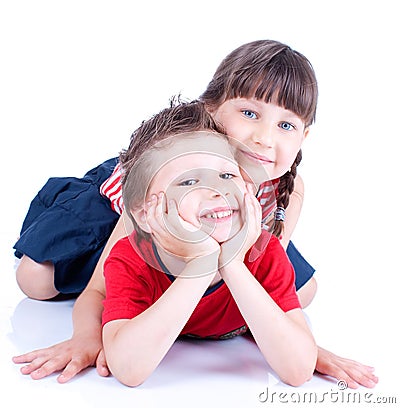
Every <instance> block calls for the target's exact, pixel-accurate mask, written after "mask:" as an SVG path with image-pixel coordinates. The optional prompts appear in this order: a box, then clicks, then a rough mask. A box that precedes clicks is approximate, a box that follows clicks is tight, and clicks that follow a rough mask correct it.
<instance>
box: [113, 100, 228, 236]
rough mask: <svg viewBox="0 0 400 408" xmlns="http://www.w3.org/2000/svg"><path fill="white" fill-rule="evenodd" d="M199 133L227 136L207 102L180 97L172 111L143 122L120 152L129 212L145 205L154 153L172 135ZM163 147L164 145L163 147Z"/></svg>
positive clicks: (124, 198) (162, 112) (134, 223)
mask: <svg viewBox="0 0 400 408" xmlns="http://www.w3.org/2000/svg"><path fill="white" fill-rule="evenodd" d="M197 131H208V132H215V133H220V134H224V132H223V129H222V128H221V127H220V126H218V125H217V124H216V123H215V122H214V120H213V118H212V116H211V115H210V114H209V113H208V112H207V110H206V109H205V106H204V103H202V102H200V101H193V102H183V101H181V100H180V99H179V97H178V98H174V99H172V100H171V105H170V107H169V108H166V109H164V110H162V111H161V112H159V113H158V114H156V115H154V116H153V117H151V118H150V119H149V120H147V121H144V122H142V124H141V126H140V127H139V128H138V129H136V130H135V131H134V133H133V134H132V136H131V141H130V144H129V147H128V149H126V150H123V151H122V152H121V153H120V162H121V166H122V179H121V182H122V197H123V202H124V204H125V208H126V209H127V212H128V214H129V215H130V211H129V210H130V209H133V208H138V207H139V206H141V205H143V204H144V200H145V196H146V192H147V189H148V186H149V184H150V182H151V179H152V177H153V175H154V171H155V169H153V165H152V157H153V156H152V153H153V152H154V151H156V150H157V145H159V142H161V141H164V140H166V139H168V138H170V137H171V136H176V135H179V134H186V133H187V134H189V133H192V132H197ZM223 137H225V136H223ZM164 146H165V144H163V145H162V146H161V148H162V147H164ZM152 170H154V171H152ZM131 219H132V221H133V226H134V229H135V231H136V232H137V236H138V238H139V239H142V238H148V234H147V233H145V232H144V231H142V230H141V228H140V227H139V226H138V225H137V223H136V222H135V220H134V219H133V217H131Z"/></svg>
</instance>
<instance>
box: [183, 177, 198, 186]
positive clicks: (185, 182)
mask: <svg viewBox="0 0 400 408" xmlns="http://www.w3.org/2000/svg"><path fill="white" fill-rule="evenodd" d="M197 182H198V180H196V179H188V180H183V181H181V182H180V183H179V185H180V186H184V187H185V186H193V185H195V184H196V183H197Z"/></svg>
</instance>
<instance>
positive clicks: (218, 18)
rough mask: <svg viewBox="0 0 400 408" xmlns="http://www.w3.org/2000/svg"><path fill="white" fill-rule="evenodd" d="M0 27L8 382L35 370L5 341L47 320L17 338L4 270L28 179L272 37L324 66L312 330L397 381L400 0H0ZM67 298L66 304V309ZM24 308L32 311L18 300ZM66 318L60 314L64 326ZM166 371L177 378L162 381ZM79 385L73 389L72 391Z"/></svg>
mask: <svg viewBox="0 0 400 408" xmlns="http://www.w3.org/2000/svg"><path fill="white" fill-rule="evenodd" d="M0 38H1V40H0V58H1V61H0V146H1V153H2V160H1V164H0V166H1V167H0V169H1V174H2V175H3V177H2V184H3V187H2V193H1V194H2V195H1V204H0V205H1V211H0V217H1V219H0V227H1V228H0V237H1V250H0V251H1V252H0V256H1V261H2V264H1V265H2V268H1V275H0V279H1V283H2V286H1V287H2V297H3V299H2V302H1V303H2V304H1V309H0V310H1V318H2V320H1V326H0V328H1V330H2V338H3V337H4V338H5V340H3V343H2V344H3V346H2V348H3V350H4V352H3V351H2V359H1V360H2V370H3V369H4V367H6V369H5V371H3V374H2V375H4V381H6V385H7V384H10V385H12V384H14V385H16V386H18V388H21V387H20V386H21V384H23V386H22V388H21V392H22V391H23V390H24V388H23V387H27V388H26V389H27V390H33V388H32V385H31V383H32V381H31V380H29V379H24V380H23V381H22V380H21V379H20V375H19V373H18V371H17V368H16V367H15V366H14V365H13V364H12V363H10V358H11V355H12V354H13V353H17V352H22V351H27V350H30V349H31V348H32V347H42V346H45V345H47V344H49V343H51V342H52V339H53V337H51V336H50V337H48V338H46V334H45V333H46V330H47V329H48V326H46V324H44V326H43V327H36V328H35V325H32V327H31V331H30V332H29V333H33V332H35V331H40V330H42V331H43V333H44V334H43V340H42V342H40V341H39V344H36V343H35V342H34V341H32V343H30V341H29V333H28V335H27V336H26V337H25V339H24V341H25V343H23V345H22V346H21V344H19V345H18V344H17V342H16V341H15V336H14V341H12V340H11V341H10V339H13V326H12V324H10V320H12V317H13V314H15V308H16V305H17V304H18V302H19V301H21V300H23V299H24V297H23V296H22V294H21V293H20V292H19V290H18V289H17V287H16V284H15V281H14V277H13V274H14V259H13V256H12V245H13V243H14V241H15V239H16V238H17V236H18V233H19V229H20V226H21V223H22V220H23V217H24V215H25V213H26V211H27V209H28V206H29V203H30V200H31V199H32V198H33V196H34V195H35V194H36V192H37V190H38V189H40V188H41V186H42V185H43V184H44V183H45V182H46V180H47V178H48V177H50V176H82V175H83V174H84V173H85V172H86V171H87V170H88V169H90V168H91V167H94V166H95V165H97V164H98V163H100V162H102V161H103V160H105V159H108V158H110V157H113V156H116V155H118V152H119V151H120V150H121V149H122V148H123V147H126V146H127V143H128V141H129V137H130V134H131V132H132V131H133V130H134V129H135V128H136V127H137V126H138V125H139V124H140V122H141V121H142V120H144V119H147V118H148V117H149V116H151V115H152V114H154V113H156V112H157V111H158V110H160V109H161V108H164V107H165V106H166V105H167V104H168V100H169V98H170V97H171V96H172V95H175V94H177V93H181V94H182V95H183V96H186V97H188V98H196V97H197V96H199V94H200V93H201V92H202V91H203V90H204V89H205V87H206V85H207V84H208V82H209V80H210V79H211V77H212V74H213V72H214V70H215V69H216V67H217V65H218V64H219V62H220V61H221V60H222V58H223V57H224V56H225V55H226V54H228V53H229V52H230V51H232V50H233V49H234V48H236V47H237V46H239V45H241V44H243V43H245V42H249V41H252V40H256V39H266V38H269V39H275V40H279V41H281V42H284V43H287V44H288V45H290V46H292V47H293V48H294V49H296V50H298V51H300V52H302V53H303V54H305V55H306V56H307V57H308V58H309V60H310V61H311V62H312V64H313V66H314V68H315V71H316V74H317V78H318V81H319V89H320V99H319V105H318V112H317V123H316V125H314V126H313V128H312V131H311V133H310V135H309V137H308V139H307V140H306V142H305V144H304V147H303V153H304V154H303V157H304V158H303V163H302V164H301V166H300V168H299V172H300V173H301V175H302V176H303V178H304V180H305V183H306V198H305V203H304V207H303V214H302V216H301V220H300V222H299V224H298V228H297V230H296V232H295V236H294V242H295V244H296V245H297V246H298V247H299V248H300V250H301V252H302V253H303V254H304V255H305V257H306V258H307V259H308V260H309V261H310V262H311V263H312V264H313V265H314V266H315V267H316V268H317V274H316V278H317V280H318V283H319V291H318V295H317V297H316V299H315V301H314V303H313V305H312V306H311V307H310V308H308V309H307V313H308V315H309V317H310V319H311V321H312V324H313V329H314V333H315V336H316V338H317V340H318V343H319V344H321V345H322V346H324V347H327V348H329V349H331V350H332V351H335V352H337V353H339V354H342V355H345V356H350V357H352V358H354V359H357V360H360V361H363V362H365V363H368V364H371V365H374V366H376V369H377V375H379V376H380V384H379V385H378V387H377V389H376V391H375V392H376V393H378V392H381V393H384V392H385V393H386V395H388V394H390V393H391V394H394V393H395V390H396V389H398V387H395V384H396V381H395V376H396V370H397V365H398V364H399V363H400V359H399V352H398V342H399V335H398V334H396V333H395V330H396V329H395V326H396V325H397V324H398V316H397V312H398V310H399V307H398V302H397V301H396V300H397V298H398V295H397V293H398V284H399V278H398V275H399V270H400V268H399V264H398V248H397V247H398V243H399V239H398V230H399V227H400V222H399V215H398V209H399V204H400V203H399V192H398V186H399V182H398V172H399V170H398V168H399V166H398V162H399V159H398V155H399V153H398V149H397V147H398V146H399V143H398V139H399V136H400V131H399V94H400V85H399V72H400V64H399V43H398V40H399V38H400V30H399V23H398V6H397V2H396V1H388V0H381V1H379V2H378V1H368V0H367V1H350V0H347V1H336V2H323V1H284V2H283V1H276V0H275V1H267V0H263V1H261V0H254V1H252V2H244V1H237V0H230V1H229V2H228V1H227V2H218V1H215V0H214V1H210V0H202V1H199V2H189V1H178V0H172V1H155V0H147V1H145V2H133V1H120V0H114V1H104V0H96V1H86V0H79V1H77V0H69V1H57V0H48V1H44V0H35V1H22V0H21V1H20V0H13V1H1V2H0ZM67 306H68V305H67ZM68 307H69V306H68ZM68 307H67V309H66V310H67V312H68V313H67V314H65V313H66V312H65V310H64V311H63V313H64V315H62V316H64V317H65V318H66V320H67V321H69V313H70V310H69V309H68ZM25 312H26V318H27V321H28V320H29V308H28V310H25ZM60 313H61V312H60ZM55 319H56V320H57V318H56V317H55ZM68 324H69V323H68ZM14 330H15V328H14ZM49 330H50V329H49ZM69 333H70V326H67V328H66V329H65V333H64V332H63V333H62V335H61V334H60V339H62V338H64V337H67V336H68V335H69ZM14 334H15V333H14ZM46 339H47V341H46ZM57 339H58V338H57ZM33 343H35V344H33ZM31 344H32V346H31ZM221 350H222V349H221ZM221 352H222V351H221ZM7 370H8V371H7ZM222 377H223V376H222ZM90 378H92V380H91V381H92V387H93V389H96V384H97V381H98V382H99V384H102V383H101V382H100V380H99V379H98V377H97V376H95V375H93V376H92V377H90ZM21 381H22V382H21ZM79 381H82V383H85V381H87V379H86V378H85V377H84V376H83V377H81V378H80V379H79ZM77 383H78V381H76V382H75V383H74V384H77ZM35 384H39V383H35ZM41 384H42V385H36V387H41V388H36V390H38V391H37V394H35V401H36V400H37V398H39V399H38V400H37V401H39V400H41V397H42V396H44V395H48V393H49V392H50V390H54V392H55V393H57V392H58V393H60V392H61V388H62V389H63V390H64V391H62V392H65V390H68V388H66V387H71V385H66V386H59V385H57V384H56V382H55V377H51V378H50V379H48V380H44V381H43V382H42V383H41ZM43 384H45V385H43ZM116 384H117V383H116ZM170 386H171V387H172V390H173V389H174V388H173V387H174V382H173V381H171V382H170ZM57 387H58V388H57ZM99 387H101V385H100V386H99ZM2 388H3V387H2ZM6 388H7V390H13V391H12V392H11V391H10V394H15V393H17V391H15V390H14V389H13V388H12V387H9V386H7V387H6ZM117 389H121V390H124V387H122V386H121V387H120V388H118V386H117ZM77 390H78V391H76V390H75V391H74V392H75V393H77V394H74V395H80V394H79V393H80V391H79V390H80V389H79V388H77ZM121 392H122V393H123V395H126V394H127V392H126V391H121ZM133 392H134V391H133ZM176 392H177V393H178V391H176ZM179 392H181V391H179ZM55 395H56V394H55ZM60 395H63V394H60ZM95 395H96V393H95ZM130 395H132V394H130ZM168 395H169V394H168ZM27 398H28V397H27ZM93 398H95V397H93ZM78 399H79V398H78ZM49 401H50V400H49ZM71 401H72V400H71ZM154 401H155V402H154V404H155V405H154V406H159V405H157V398H155V400H154ZM171 401H172V400H171ZM171 401H170V400H168V398H167V400H164V404H165V405H166V406H167V405H168V404H169V402H171ZM224 401H228V402H229V399H228V400H226V399H225V400H224ZM398 401H400V397H399V398H398ZM38 404H39V402H38ZM41 404H42V406H43V401H42V400H41ZM71 404H72V402H71ZM231 405H232V406H235V403H234V402H232V403H231ZM97 406H101V402H99V403H98V404H97ZM148 406H153V405H151V404H150V405H148Z"/></svg>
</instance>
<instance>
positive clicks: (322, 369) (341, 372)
mask: <svg viewBox="0 0 400 408" xmlns="http://www.w3.org/2000/svg"><path fill="white" fill-rule="evenodd" d="M316 370H317V371H318V372H319V373H320V374H325V375H329V376H331V377H334V378H336V379H337V380H341V381H346V384H347V386H348V387H349V388H352V389H355V388H358V386H359V385H362V386H364V387H367V388H373V387H375V385H376V384H377V382H378V377H377V376H376V375H374V368H373V367H370V366H366V365H364V364H361V363H358V362H357V361H354V360H349V359H347V358H343V357H339V356H337V355H336V354H333V353H331V352H330V351H328V350H325V349H323V348H322V347H318V358H317V366H316Z"/></svg>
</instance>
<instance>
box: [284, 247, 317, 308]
mask: <svg viewBox="0 0 400 408" xmlns="http://www.w3.org/2000/svg"><path fill="white" fill-rule="evenodd" d="M286 253H287V255H288V257H289V259H290V262H291V263H292V265H293V268H294V272H295V275H296V290H297V295H298V296H299V300H300V304H301V306H302V308H305V307H307V306H308V305H309V304H310V303H311V301H312V300H313V299H314V296H315V294H316V292H317V281H316V280H315V278H314V277H313V275H314V272H315V269H314V268H313V267H312V266H311V265H310V264H309V263H308V262H307V261H306V260H305V259H304V258H303V256H302V255H301V254H300V252H299V251H298V250H297V248H296V247H295V246H294V245H293V243H292V241H290V242H289V245H288V247H287V249H286Z"/></svg>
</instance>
